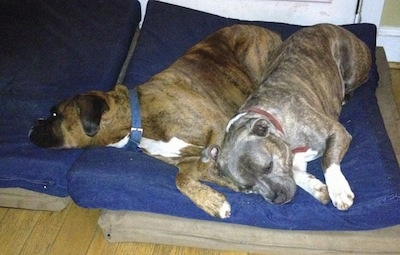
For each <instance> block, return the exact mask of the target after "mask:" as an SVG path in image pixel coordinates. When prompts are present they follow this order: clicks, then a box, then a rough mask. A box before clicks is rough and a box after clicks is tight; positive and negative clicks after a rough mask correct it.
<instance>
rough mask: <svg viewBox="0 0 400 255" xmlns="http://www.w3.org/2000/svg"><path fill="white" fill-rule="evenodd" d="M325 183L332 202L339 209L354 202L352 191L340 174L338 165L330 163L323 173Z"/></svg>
mask: <svg viewBox="0 0 400 255" xmlns="http://www.w3.org/2000/svg"><path fill="white" fill-rule="evenodd" d="M325 179H326V185H327V186H328V192H329V196H330V198H331V200H332V204H333V205H334V206H335V207H336V208H337V209H339V210H342V211H343V210H347V209H349V208H350V207H351V206H352V205H353V202H354V193H353V191H352V190H351V188H350V185H349V183H348V182H347V180H346V178H345V177H344V175H343V174H342V171H341V170H340V166H338V165H334V164H333V165H332V166H330V167H328V169H327V170H326V173H325Z"/></svg>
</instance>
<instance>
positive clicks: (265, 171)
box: [262, 161, 273, 174]
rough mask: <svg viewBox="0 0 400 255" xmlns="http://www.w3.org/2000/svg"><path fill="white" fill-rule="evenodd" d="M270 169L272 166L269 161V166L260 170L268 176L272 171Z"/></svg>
mask: <svg viewBox="0 0 400 255" xmlns="http://www.w3.org/2000/svg"><path fill="white" fill-rule="evenodd" d="M272 167H273V164H272V161H271V162H269V164H268V165H267V166H266V167H263V168H262V171H263V173H265V174H269V173H270V172H271V171H272Z"/></svg>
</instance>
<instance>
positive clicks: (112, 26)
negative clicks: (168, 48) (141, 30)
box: [0, 0, 141, 197]
mask: <svg viewBox="0 0 400 255" xmlns="http://www.w3.org/2000/svg"><path fill="white" fill-rule="evenodd" d="M140 15H141V14H140V4H139V2H137V1H132V0H112V1H84V0H68V1H58V0H37V1H1V3H0V35H1V36H0V103H1V109H0V188H7V187H19V188H24V189H28V190H32V191H37V192H41V193H46V194H50V195H54V196H59V197H65V196H68V190H67V179H66V174H67V172H68V171H69V169H70V168H71V166H72V165H73V163H74V162H75V161H76V159H77V158H78V157H79V155H80V154H81V153H82V151H83V150H65V151H56V150H46V149H40V148H38V147H36V146H35V145H33V144H32V143H31V142H30V141H29V139H28V131H29V129H30V127H31V126H32V123H33V121H34V120H35V119H37V118H40V117H47V116H48V115H49V114H50V112H49V110H50V108H51V107H52V106H53V105H55V104H56V103H57V102H58V101H60V100H61V99H64V98H66V97H70V96H72V95H75V94H76V93H79V92H84V91H87V90H93V89H100V90H103V89H110V88H112V87H113V85H114V84H115V82H116V81H117V79H118V75H119V72H120V70H121V67H122V65H123V63H124V61H125V59H126V56H127V52H128V50H129V46H130V43H131V41H132V37H133V34H134V33H135V30H136V28H137V25H138V24H139V21H140Z"/></svg>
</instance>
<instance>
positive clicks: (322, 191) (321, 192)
mask: <svg viewBox="0 0 400 255" xmlns="http://www.w3.org/2000/svg"><path fill="white" fill-rule="evenodd" d="M293 173H294V179H295V182H296V184H297V185H299V186H300V187H301V188H302V189H304V190H305V191H307V192H308V193H309V194H310V195H312V196H313V197H314V198H315V199H317V200H318V201H320V202H321V203H323V204H327V203H328V202H329V200H330V199H329V194H328V189H327V187H326V185H325V184H323V183H322V182H321V181H320V180H318V179H317V178H315V176H314V175H312V174H309V173H307V172H304V171H293Z"/></svg>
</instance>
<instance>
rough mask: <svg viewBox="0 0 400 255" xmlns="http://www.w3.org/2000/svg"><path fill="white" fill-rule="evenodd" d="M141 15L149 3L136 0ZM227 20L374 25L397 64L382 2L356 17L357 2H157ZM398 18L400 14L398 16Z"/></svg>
mask: <svg viewBox="0 0 400 255" xmlns="http://www.w3.org/2000/svg"><path fill="white" fill-rule="evenodd" d="M139 1H140V3H141V5H142V13H145V8H146V5H147V2H148V0H139ZM159 1H162V2H167V3H171V4H176V5H180V6H184V7H188V8H191V9H195V10H200V11H204V12H208V13H212V14H216V15H219V16H223V17H228V18H236V19H245V20H258V21H275V22H284V23H291V24H299V25H312V24H316V23H321V22H328V23H333V24H339V25H340V24H350V23H355V22H365V23H373V24H375V25H376V26H377V27H378V38H377V45H378V46H383V47H384V48H385V51H386V55H387V58H388V60H389V61H392V62H400V47H399V46H398V45H400V28H392V27H380V21H381V16H382V10H383V7H384V2H385V1H384V0H362V1H361V2H362V4H361V6H360V9H361V14H360V15H359V16H356V15H355V12H356V5H357V0H159ZM399 2H400V1H399ZM399 15H400V13H399Z"/></svg>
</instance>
